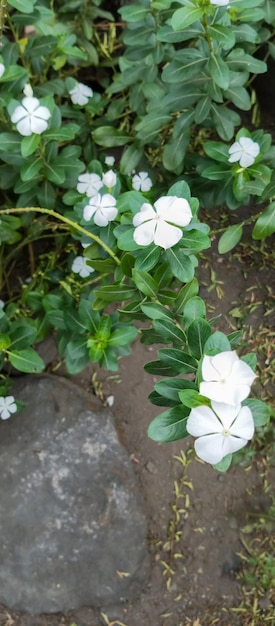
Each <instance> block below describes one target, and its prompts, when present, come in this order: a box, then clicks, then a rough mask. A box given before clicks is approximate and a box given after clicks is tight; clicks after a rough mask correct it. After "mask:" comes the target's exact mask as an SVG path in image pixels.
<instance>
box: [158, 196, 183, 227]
mask: <svg viewBox="0 0 275 626" xmlns="http://www.w3.org/2000/svg"><path fill="white" fill-rule="evenodd" d="M154 206H155V208H156V210H157V214H158V215H160V217H162V218H163V219H164V220H165V221H166V222H170V223H172V224H176V225H177V226H187V224H189V222H190V221H191V219H192V211H191V209H190V205H189V203H188V202H187V200H185V198H178V197H177V196H163V197H162V198H159V199H158V200H157V201H156V202H155V205H154Z"/></svg>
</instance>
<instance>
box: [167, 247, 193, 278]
mask: <svg viewBox="0 0 275 626" xmlns="http://www.w3.org/2000/svg"><path fill="white" fill-rule="evenodd" d="M165 256H166V259H167V261H168V263H169V265H170V268H171V271H172V272H173V275H174V276H175V277H176V278H178V279H179V280H180V281H182V282H183V283H189V281H190V280H192V278H193V276H194V266H193V263H192V260H191V259H190V257H188V256H186V254H184V252H183V251H182V250H181V249H180V248H178V247H174V248H169V249H168V250H166V252H165Z"/></svg>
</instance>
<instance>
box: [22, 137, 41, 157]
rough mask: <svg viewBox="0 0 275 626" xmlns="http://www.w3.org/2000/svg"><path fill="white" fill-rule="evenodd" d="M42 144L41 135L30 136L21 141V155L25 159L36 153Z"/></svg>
mask: <svg viewBox="0 0 275 626" xmlns="http://www.w3.org/2000/svg"><path fill="white" fill-rule="evenodd" d="M39 143H40V135H30V136H29V137H24V139H22V141H21V154H22V156H23V157H24V158H26V157H28V156H30V155H31V154H33V152H35V150H36V148H37V147H38V146H39Z"/></svg>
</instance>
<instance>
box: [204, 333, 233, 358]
mask: <svg viewBox="0 0 275 626" xmlns="http://www.w3.org/2000/svg"><path fill="white" fill-rule="evenodd" d="M227 350H231V345H230V341H229V340H228V338H227V337H226V335H225V334H224V333H222V332H221V331H219V330H216V332H214V333H213V334H212V335H210V336H209V338H208V339H207V341H206V342H205V344H204V354H210V355H214V354H218V352H226V351H227Z"/></svg>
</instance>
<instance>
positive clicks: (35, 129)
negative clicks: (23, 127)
mask: <svg viewBox="0 0 275 626" xmlns="http://www.w3.org/2000/svg"><path fill="white" fill-rule="evenodd" d="M19 123H20V122H19ZM30 125H31V130H32V133H36V135H41V133H44V130H46V129H47V128H48V122H46V121H45V120H42V119H41V118H40V117H35V116H34V115H33V116H32V117H30Z"/></svg>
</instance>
